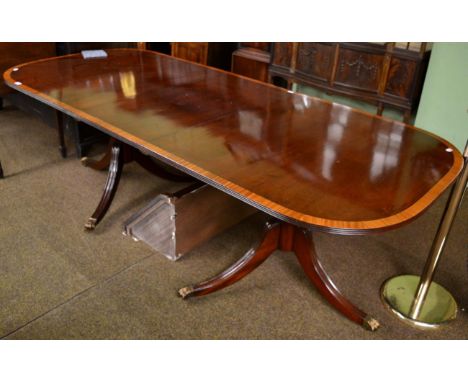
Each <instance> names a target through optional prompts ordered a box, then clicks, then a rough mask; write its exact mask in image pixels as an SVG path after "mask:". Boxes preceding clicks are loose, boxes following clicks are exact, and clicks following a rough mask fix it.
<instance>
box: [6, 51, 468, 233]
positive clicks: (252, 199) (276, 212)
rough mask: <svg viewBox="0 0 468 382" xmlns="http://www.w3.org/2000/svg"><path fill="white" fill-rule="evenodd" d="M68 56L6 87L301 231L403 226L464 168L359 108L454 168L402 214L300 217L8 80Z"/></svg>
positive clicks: (455, 156) (456, 156)
mask: <svg viewBox="0 0 468 382" xmlns="http://www.w3.org/2000/svg"><path fill="white" fill-rule="evenodd" d="M108 50H131V51H135V50H139V49H129V48H127V49H108ZM139 51H143V52H145V54H154V55H162V56H167V55H164V54H160V53H157V52H153V51H148V50H139ZM71 56H77V57H78V56H79V54H76V53H75V54H70V55H67V56H60V57H50V58H44V59H40V60H35V61H31V62H27V63H24V64H21V65H15V66H14V67H12V68H10V69H8V70H6V71H5V73H4V74H3V78H4V80H5V84H6V85H8V86H9V87H11V88H13V89H15V90H17V91H20V92H21V93H24V94H26V95H28V96H30V97H32V98H34V99H36V100H38V101H41V102H44V103H45V104H47V105H49V106H51V107H53V108H55V109H57V110H59V111H62V112H64V113H65V114H68V115H69V116H71V117H73V118H76V119H78V120H80V121H83V122H86V123H88V124H90V125H91V126H93V127H95V128H97V129H98V130H101V131H103V132H105V133H107V134H109V135H111V136H112V137H114V138H116V139H118V140H121V141H124V142H125V143H127V144H129V145H131V146H134V147H136V148H137V149H140V150H143V151H145V154H149V155H152V156H154V157H156V158H157V159H160V160H162V161H163V162H165V163H167V164H169V165H171V166H174V167H176V168H177V169H178V170H180V171H182V172H185V173H187V174H189V175H191V176H193V177H194V178H197V179H199V180H201V181H203V182H205V183H207V184H209V185H211V186H213V187H215V188H217V189H219V190H221V191H223V192H226V193H227V194H229V195H231V196H233V197H235V198H237V199H240V200H242V201H244V202H245V203H247V204H250V205H251V206H253V207H255V208H257V209H259V210H260V211H263V212H265V213H267V214H269V215H271V216H274V217H276V218H278V219H280V220H282V221H285V222H288V223H291V224H294V225H298V226H301V227H304V228H310V229H314V230H319V231H324V232H330V233H335V234H340V235H362V234H367V233H371V232H378V231H384V230H388V229H391V228H396V227H398V226H400V225H402V224H404V223H409V222H410V221H412V220H413V219H415V218H416V217H418V216H419V215H421V214H422V213H423V212H424V211H425V210H426V209H427V208H428V207H429V206H431V204H432V203H434V202H435V201H436V200H437V198H438V197H439V196H440V195H441V194H442V193H443V192H444V191H445V190H446V189H447V188H448V187H449V186H450V185H451V184H452V183H453V182H454V181H455V180H456V178H457V175H458V174H459V173H460V171H461V169H462V167H463V159H462V155H461V153H460V152H459V150H458V149H457V148H456V147H455V146H454V145H452V144H451V143H450V142H448V141H447V140H445V139H443V138H441V137H439V136H438V135H436V134H433V133H431V132H428V131H426V130H423V129H419V128H417V127H415V126H412V125H408V124H405V123H403V122H399V121H394V120H390V119H388V118H385V117H381V116H376V115H374V114H371V113H368V112H365V111H362V110H359V109H353V110H354V111H357V112H359V113H361V114H364V115H368V116H371V117H373V118H380V119H383V120H390V121H392V122H394V123H395V122H396V123H398V124H401V125H404V126H405V128H410V129H415V130H420V131H422V132H423V133H424V134H428V135H431V136H432V137H434V138H436V139H437V140H439V141H440V142H442V143H444V144H445V145H446V146H447V147H448V148H451V149H452V155H453V165H452V167H451V169H450V170H449V171H448V172H447V173H446V174H445V175H444V176H443V177H442V178H441V179H440V180H439V181H438V182H437V183H436V184H435V185H434V186H433V187H432V188H431V189H429V191H428V192H426V193H425V194H424V195H423V196H422V197H421V198H420V199H419V200H418V201H417V202H416V203H414V204H413V205H411V206H410V207H408V208H406V209H404V210H403V211H400V212H399V213H397V214H394V215H391V216H388V217H385V218H380V219H374V220H362V221H359V220H358V221H354V220H350V221H346V220H333V219H324V218H319V217H315V216H312V215H307V214H303V213H300V212H297V211H294V210H291V209H289V208H286V207H283V206H281V205H279V204H277V203H275V202H272V201H271V200H268V199H266V198H265V197H263V196H260V195H257V194H255V193H254V192H251V191H249V190H247V189H245V188H243V187H240V186H238V185H236V184H234V183H232V182H230V181H228V180H226V179H224V178H222V177H220V176H218V175H215V174H213V173H211V172H209V171H206V170H204V169H202V168H200V167H198V166H197V165H194V164H192V163H190V162H188V161H186V160H184V159H182V158H179V157H178V156H176V155H174V154H171V153H169V152H167V151H166V150H163V149H161V148H159V147H158V146H155V145H152V144H150V143H148V142H145V141H144V140H142V139H140V138H138V137H136V136H134V135H132V134H129V133H127V132H125V131H123V130H121V129H120V128H118V127H117V126H114V125H112V124H110V123H108V122H105V121H102V120H101V119H99V118H96V117H93V116H92V115H89V114H87V113H85V112H83V111H81V110H79V109H76V108H74V107H72V106H70V105H67V104H65V103H63V102H61V101H59V100H57V99H55V98H52V97H49V96H48V95H46V94H44V93H42V92H40V91H37V90H35V89H32V88H30V87H29V86H27V85H25V84H22V83H21V84H19V85H16V84H15V81H14V80H13V78H12V77H11V73H12V72H13V69H14V68H20V67H22V66H26V65H31V64H34V63H37V62H42V61H49V60H59V59H63V58H64V57H71ZM168 57H171V56H168ZM171 58H172V59H174V60H179V61H184V62H189V63H190V64H192V65H198V66H202V67H207V66H205V65H202V64H198V63H193V62H190V61H188V60H184V59H180V58H176V57H171ZM209 69H210V70H215V71H218V72H223V73H225V74H227V75H233V76H236V77H241V78H242V79H244V80H248V81H252V82H257V83H259V84H262V85H263V86H269V87H274V88H275V89H278V90H280V91H285V92H288V93H290V91H288V90H287V89H283V88H280V87H277V86H274V85H272V84H268V83H264V82H261V81H258V80H252V79H249V78H247V77H244V76H241V75H238V74H235V73H231V72H226V71H223V70H220V69H216V68H211V67H209ZM301 95H302V94H301ZM304 96H306V97H309V98H312V99H318V98H316V97H312V96H309V95H304ZM319 100H320V101H321V102H325V103H333V102H330V101H327V100H322V99H319Z"/></svg>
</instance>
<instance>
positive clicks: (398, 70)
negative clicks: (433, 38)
mask: <svg viewBox="0 0 468 382" xmlns="http://www.w3.org/2000/svg"><path fill="white" fill-rule="evenodd" d="M409 47H410V46H409V45H408V46H406V48H405V47H401V46H399V45H398V44H396V43H384V44H377V43H320V42H299V43H297V42H284V43H273V48H272V61H271V65H270V68H269V75H270V81H272V82H274V83H275V82H277V79H278V78H281V79H284V80H285V81H286V82H287V84H288V85H289V86H290V85H291V84H292V83H293V82H296V83H300V84H304V85H309V86H312V87H317V88H319V89H322V90H325V91H327V92H330V93H336V94H341V95H346V96H349V97H353V98H358V99H360V100H364V101H366V102H370V103H373V104H376V105H377V106H378V114H381V113H382V110H383V108H384V107H385V106H391V107H394V108H397V109H400V110H403V111H404V112H405V117H404V119H405V121H408V119H409V117H410V115H411V112H412V111H413V110H414V109H415V108H416V107H417V104H418V102H419V97H420V95H421V89H422V84H423V81H424V77H425V73H426V68H427V62H428V58H429V52H428V51H427V45H426V44H425V43H419V45H417V46H416V48H415V49H414V48H413V49H409Z"/></svg>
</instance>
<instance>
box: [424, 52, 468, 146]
mask: <svg viewBox="0 0 468 382" xmlns="http://www.w3.org/2000/svg"><path fill="white" fill-rule="evenodd" d="M415 125H416V126H418V127H421V128H423V129H426V130H429V131H431V132H433V133H435V134H437V135H440V136H441V137H443V138H445V139H447V140H448V141H450V142H451V143H453V144H454V145H455V146H457V147H458V148H459V150H460V151H462V150H463V149H464V147H465V143H466V140H467V138H468V43H435V44H434V45H433V48H432V53H431V59H430V61H429V67H428V69H427V74H426V80H425V82H424V88H423V92H422V96H421V101H420V103H419V108H418V112H417V115H416V121H415Z"/></svg>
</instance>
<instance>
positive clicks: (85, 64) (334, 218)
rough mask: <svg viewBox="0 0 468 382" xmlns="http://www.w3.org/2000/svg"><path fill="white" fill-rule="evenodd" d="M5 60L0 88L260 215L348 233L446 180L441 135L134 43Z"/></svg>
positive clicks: (412, 212) (435, 191)
mask: <svg viewBox="0 0 468 382" xmlns="http://www.w3.org/2000/svg"><path fill="white" fill-rule="evenodd" d="M107 52H108V57H107V58H99V59H83V58H82V56H81V55H80V54H75V55H69V56H63V57H56V58H51V59H47V60H39V61H35V62H32V63H27V64H23V65H19V66H18V67H15V68H11V69H9V70H8V71H7V72H5V74H4V79H5V82H6V83H7V85H9V86H11V87H13V88H15V89H17V90H18V91H21V92H24V93H26V94H28V95H30V96H32V97H34V98H36V99H39V100H41V101H43V102H45V103H47V104H49V105H51V106H53V107H55V108H57V109H59V110H62V111H64V112H65V113H67V114H69V115H72V116H73V117H75V118H78V119H80V120H83V121H85V122H88V123H90V124H91V125H93V126H95V127H97V128H99V129H101V130H103V131H105V132H107V133H108V134H110V135H111V136H114V137H116V138H118V139H120V140H123V141H125V142H127V143H129V144H131V145H133V146H135V147H137V148H139V149H141V150H143V151H144V152H145V153H147V154H150V155H153V156H155V157H157V158H159V159H162V160H164V161H165V162H167V163H169V164H171V165H173V166H175V167H177V168H179V169H181V170H182V171H185V172H187V173H189V174H191V175H193V176H194V177H196V178H198V179H201V180H203V181H204V182H206V183H209V184H211V185H213V186H214V187H217V188H219V189H221V190H223V191H225V192H227V193H229V194H231V195H233V196H235V197H237V198H239V199H241V200H243V201H245V202H247V203H249V204H251V205H253V206H255V207H257V208H258V209H260V210H263V211H265V212H267V213H269V214H270V215H273V216H276V217H278V218H280V219H282V220H284V221H288V222H291V223H293V224H297V225H300V226H303V227H311V228H316V229H322V230H326V231H332V232H336V233H343V234H359V233H365V232H367V231H368V230H382V229H386V228H389V227H394V226H398V225H400V224H402V223H404V222H407V221H410V220H411V219H413V218H415V217H416V216H418V215H419V214H420V213H422V212H423V211H424V210H425V209H426V208H427V207H428V206H429V205H430V204H431V203H432V202H434V200H436V199H437V198H438V197H439V196H440V195H441V193H442V192H443V191H444V190H445V189H446V188H447V187H448V186H449V185H450V184H451V183H452V182H453V181H454V180H455V179H456V176H457V175H458V173H459V172H460V170H461V168H462V163H463V162H462V156H461V154H460V153H459V151H458V150H457V149H456V148H455V147H454V146H453V145H451V144H450V143H448V142H447V141H445V140H443V139H442V138H439V137H437V136H435V135H433V134H430V133H428V132H425V131H423V130H420V129H417V128H415V127H412V126H409V125H405V124H403V123H401V122H396V121H393V120H389V119H385V118H382V117H378V116H375V115H371V114H367V113H365V112H361V111H358V110H355V109H352V108H350V107H347V106H344V105H340V104H336V103H331V102H328V101H324V100H320V99H317V98H313V97H309V96H306V95H301V94H297V93H292V92H289V91H287V90H284V89H280V88H277V87H275V86H272V85H269V84H263V83H260V82H258V81H254V80H250V79H247V78H245V77H241V76H238V75H234V74H232V73H228V72H223V71H220V70H217V69H213V68H210V67H206V66H203V65H198V64H194V63H191V62H188V61H184V60H180V59H176V58H173V57H170V56H166V55H163V54H158V53H155V52H150V51H142V50H136V49H115V50H108V51H107Z"/></svg>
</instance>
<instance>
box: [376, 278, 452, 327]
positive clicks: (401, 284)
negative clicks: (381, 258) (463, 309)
mask: <svg viewBox="0 0 468 382" xmlns="http://www.w3.org/2000/svg"><path fill="white" fill-rule="evenodd" d="M419 280H420V277H419V276H414V275H400V276H395V277H392V278H390V279H388V280H387V281H385V282H384V283H383V285H382V288H381V289H380V298H381V299H382V302H383V304H384V305H385V306H386V307H387V308H388V309H389V310H390V311H391V312H392V313H393V314H395V315H396V316H397V317H398V318H399V319H400V320H402V321H403V322H405V323H407V324H409V325H411V326H413V327H417V328H419V329H435V328H438V327H439V326H440V325H442V324H444V323H447V322H449V321H452V320H453V319H455V317H456V316H457V303H456V302H455V299H454V298H453V296H452V295H451V294H450V292H448V291H447V290H446V289H445V288H444V287H442V286H440V285H439V284H437V283H435V282H432V283H431V285H430V287H429V291H428V293H427V297H426V300H425V301H424V305H423V307H422V309H421V312H420V314H419V316H418V317H417V319H414V318H411V317H410V310H411V306H412V304H413V300H414V296H415V294H416V290H417V288H418V285H419Z"/></svg>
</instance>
